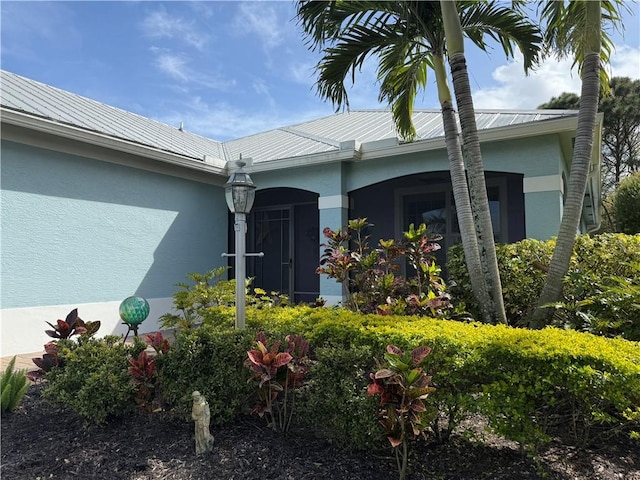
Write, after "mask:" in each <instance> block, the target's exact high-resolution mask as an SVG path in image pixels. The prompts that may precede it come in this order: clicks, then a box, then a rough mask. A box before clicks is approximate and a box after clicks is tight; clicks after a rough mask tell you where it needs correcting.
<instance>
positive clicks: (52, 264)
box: [1, 141, 227, 309]
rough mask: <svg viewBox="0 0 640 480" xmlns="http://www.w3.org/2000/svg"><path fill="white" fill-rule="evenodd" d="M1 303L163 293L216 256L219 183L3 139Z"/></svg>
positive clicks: (221, 231)
mask: <svg viewBox="0 0 640 480" xmlns="http://www.w3.org/2000/svg"><path fill="white" fill-rule="evenodd" d="M1 175H2V178H1V181H2V184H1V185H2V194H1V201H2V203H1V209H2V224H1V228H2V230H1V241H2V244H1V246H2V263H1V268H2V296H1V303H2V308H3V309H5V308H20V307H34V306H43V305H59V304H76V303H90V302H107V301H116V300H117V301H121V300H122V299H124V298H125V297H127V296H129V295H133V294H136V295H141V296H143V297H147V298H161V297H170V296H171V294H172V293H173V292H174V291H175V289H176V287H175V283H176V282H179V281H183V280H184V278H185V274H186V273H188V272H193V271H206V270H208V269H211V268H213V267H215V266H219V265H222V264H223V262H222V258H221V256H220V255H221V253H222V252H224V251H226V249H227V246H226V235H225V232H226V230H227V207H226V204H225V201H224V191H223V189H222V188H220V187H216V186H212V185H208V184H204V183H199V182H194V181H189V180H184V179H180V178H176V177H172V176H167V175H161V174H157V173H152V172H149V171H144V170H138V169H136V168H131V167H125V166H121V165H115V164H111V163H106V162H101V161H97V160H92V159H88V158H82V157H78V156H73V155H69V154H65V153H60V152H55V151H51V150H46V149H42V148H36V147H31V146H26V145H23V144H18V143H14V142H8V141H3V142H2V172H1Z"/></svg>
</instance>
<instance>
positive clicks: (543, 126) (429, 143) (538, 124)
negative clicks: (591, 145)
mask: <svg viewBox="0 0 640 480" xmlns="http://www.w3.org/2000/svg"><path fill="white" fill-rule="evenodd" d="M577 122H578V119H577V117H576V116H571V117H563V118H559V119H552V120H539V121H535V122H529V123H520V124H517V125H505V126H502V127H495V128H490V129H486V130H479V131H478V135H479V137H480V142H485V143H486V142H499V141H504V140H512V139H515V138H525V137H533V136H538V135H549V134H557V133H559V132H563V131H571V130H575V129H576V127H577ZM376 143H378V142H371V143H363V144H362V149H361V150H362V155H361V157H360V159H361V160H363V161H364V160H372V159H376V158H383V157H390V156H395V155H403V154H410V153H417V152H423V151H429V150H439V149H443V148H446V143H445V138H444V137H437V138H430V139H427V140H418V141H416V142H410V143H401V144H399V145H391V144H386V145H385V144H381V145H380V146H377V145H376Z"/></svg>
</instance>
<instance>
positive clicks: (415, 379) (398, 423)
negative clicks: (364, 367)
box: [367, 345, 437, 480]
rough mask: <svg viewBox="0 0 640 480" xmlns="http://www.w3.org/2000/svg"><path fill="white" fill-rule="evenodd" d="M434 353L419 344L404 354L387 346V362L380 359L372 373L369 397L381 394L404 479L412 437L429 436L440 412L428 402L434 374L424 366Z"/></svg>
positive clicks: (386, 425) (384, 418)
mask: <svg viewBox="0 0 640 480" xmlns="http://www.w3.org/2000/svg"><path fill="white" fill-rule="evenodd" d="M430 352H431V349H430V348H429V347H418V348H416V349H414V350H413V351H411V352H407V354H404V353H403V352H402V350H400V349H399V348H398V347H395V346H393V345H387V351H386V353H385V354H384V359H385V362H384V363H382V362H379V361H378V360H377V359H376V364H377V367H378V370H377V371H376V372H375V373H372V374H371V379H372V383H370V384H369V387H368V388H367V394H368V395H369V396H373V395H380V409H379V411H378V416H379V417H380V423H381V424H382V426H383V428H384V430H385V434H386V436H387V438H388V439H389V443H391V446H392V447H393V448H394V449H395V452H396V461H397V464H398V472H399V474H400V480H403V479H404V478H405V476H406V473H407V461H408V451H407V450H408V442H409V440H415V439H417V438H418V437H421V436H422V437H425V436H426V430H427V429H428V428H429V424H430V423H431V422H432V421H433V420H434V419H435V417H436V415H437V411H436V410H435V409H434V408H427V406H426V405H425V404H424V400H426V399H427V397H428V396H429V394H431V393H432V392H433V391H434V390H435V388H433V387H430V386H429V384H430V383H431V377H430V376H428V375H427V374H426V373H425V372H424V371H423V369H422V367H421V364H422V363H423V361H424V359H425V358H426V356H427V355H429V353H430ZM398 447H402V451H400V449H399V448H398Z"/></svg>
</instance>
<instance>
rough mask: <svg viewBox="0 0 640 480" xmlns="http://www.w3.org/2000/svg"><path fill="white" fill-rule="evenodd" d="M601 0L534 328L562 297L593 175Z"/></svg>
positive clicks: (590, 23) (590, 12) (590, 13)
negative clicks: (559, 215)
mask: <svg viewBox="0 0 640 480" xmlns="http://www.w3.org/2000/svg"><path fill="white" fill-rule="evenodd" d="M600 8H601V5H600V2H599V1H589V2H585V15H586V18H587V20H586V26H585V30H586V32H588V35H589V37H588V38H589V42H588V44H587V45H586V46H585V52H584V53H585V55H584V62H583V64H582V91H581V94H580V109H579V112H578V127H577V129H576V140H575V144H574V149H573V158H572V160H571V171H570V174H569V175H570V176H569V183H568V186H567V196H566V199H565V204H564V209H563V211H562V220H561V222H560V230H559V231H558V239H557V240H556V247H555V249H554V250H553V257H552V258H551V263H550V264H549V271H548V273H547V279H546V282H545V284H544V287H543V289H542V293H541V294H540V298H538V303H537V307H536V310H535V311H534V312H533V315H532V317H531V320H530V322H529V326H530V327H531V328H542V327H544V326H545V325H546V324H547V322H548V320H549V319H550V317H551V315H552V314H553V309H551V308H546V307H545V305H548V304H549V303H552V302H557V301H558V300H560V299H561V297H562V281H563V278H564V276H565V275H566V274H567V271H568V270H569V262H570V261H571V255H572V254H573V246H574V244H575V240H576V235H577V232H578V227H579V224H580V218H581V216H582V204H583V201H584V193H585V190H586V187H587V180H588V178H589V165H590V163H591V151H592V149H593V137H594V134H593V132H594V128H595V125H596V116H597V112H598V95H599V93H600V48H601V36H600V32H601V28H602V26H601V12H600Z"/></svg>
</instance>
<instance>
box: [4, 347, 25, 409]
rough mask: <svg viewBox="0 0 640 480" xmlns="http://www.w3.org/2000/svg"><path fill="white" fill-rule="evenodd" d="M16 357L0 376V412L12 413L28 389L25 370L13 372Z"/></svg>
mask: <svg viewBox="0 0 640 480" xmlns="http://www.w3.org/2000/svg"><path fill="white" fill-rule="evenodd" d="M15 364H16V357H13V358H12V359H11V361H10V362H9V365H7V368H6V369H5V371H4V372H2V374H1V375H0V411H1V412H2V413H7V412H13V411H14V410H15V409H16V408H18V407H19V406H20V403H22V399H23V398H24V395H25V393H27V390H28V389H29V380H28V379H27V373H26V371H25V370H14V369H13V368H14V367H15Z"/></svg>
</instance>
